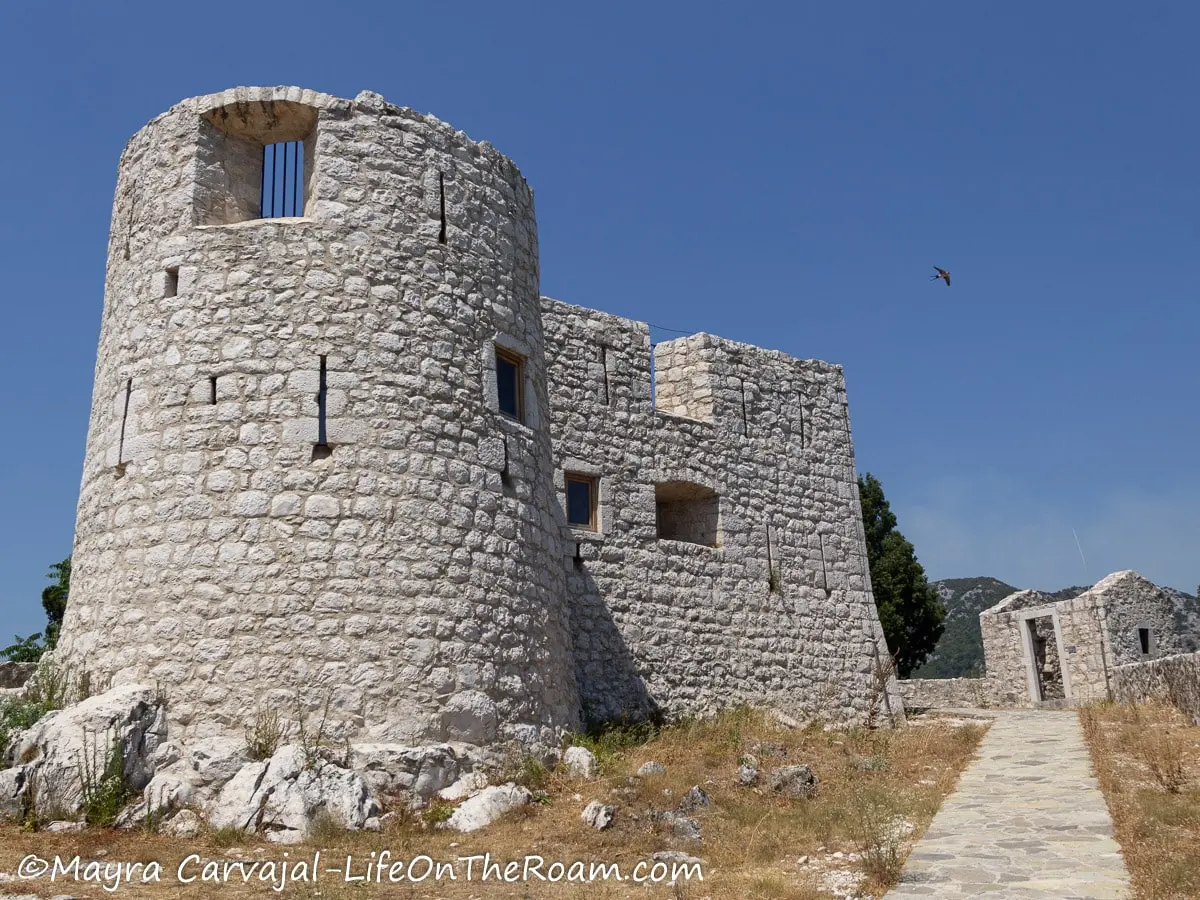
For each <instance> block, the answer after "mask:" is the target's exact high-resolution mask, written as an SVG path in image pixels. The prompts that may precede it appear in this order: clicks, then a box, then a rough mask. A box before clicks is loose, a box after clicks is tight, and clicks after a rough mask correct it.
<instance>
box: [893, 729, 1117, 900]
mask: <svg viewBox="0 0 1200 900" xmlns="http://www.w3.org/2000/svg"><path fill="white" fill-rule="evenodd" d="M988 715H989V716H994V722H993V724H992V727H991V728H990V729H989V730H988V733H987V735H986V736H985V737H984V739H983V743H982V745H981V746H980V748H979V755H978V757H977V758H976V759H975V760H974V761H973V762H972V763H971V764H970V765H969V766H968V767H967V770H966V771H965V772H963V774H962V776H961V777H960V779H959V782H958V788H957V789H956V790H955V791H954V793H953V794H951V795H950V796H949V797H947V798H946V802H945V804H944V805H943V806H942V809H941V810H940V811H939V812H938V814H937V815H936V816H935V817H934V819H933V822H932V824H931V825H930V826H929V831H928V832H926V834H925V836H924V837H923V838H922V839H921V840H920V841H919V842H918V843H917V845H916V847H914V848H913V852H912V854H911V855H910V856H909V858H908V863H907V865H906V866H905V869H904V875H903V877H902V878H901V879H900V884H899V885H898V886H897V887H896V888H895V889H894V890H892V891H890V892H889V893H888V895H887V896H888V898H889V900H891V898H899V897H938V898H943V897H944V898H955V897H987V898H996V900H1000V898H1004V900H1009V898H1012V900H1034V898H1037V900H1117V898H1127V897H1129V896H1131V894H1130V889H1129V875H1128V873H1127V872H1126V870H1125V863H1124V861H1123V860H1122V859H1121V854H1120V851H1119V850H1118V848H1117V842H1116V841H1115V840H1114V839H1113V835H1112V820H1111V819H1110V818H1109V815H1108V807H1106V806H1105V804H1104V797H1103V795H1102V794H1101V793H1100V786H1099V784H1098V783H1097V782H1096V778H1095V776H1094V775H1092V770H1091V763H1090V759H1089V756H1088V751H1087V746H1086V745H1085V744H1084V742H1083V732H1082V730H1081V729H1080V727H1079V720H1078V717H1077V716H1076V714H1075V713H1074V712H1051V711H1047V710H1036V711H1034V710H1030V711H1028V712H1022V711H1012V712H1009V711H994V712H989V713H988Z"/></svg>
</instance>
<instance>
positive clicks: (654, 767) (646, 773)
mask: <svg viewBox="0 0 1200 900" xmlns="http://www.w3.org/2000/svg"><path fill="white" fill-rule="evenodd" d="M637 774H638V777H639V778H651V777H653V776H655V775H666V774H667V767H666V766H664V765H663V764H662V763H660V762H654V761H653V760H651V761H650V762H646V763H642V765H641V766H640V767H639V768H638V770H637Z"/></svg>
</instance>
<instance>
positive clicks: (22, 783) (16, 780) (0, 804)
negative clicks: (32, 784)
mask: <svg viewBox="0 0 1200 900" xmlns="http://www.w3.org/2000/svg"><path fill="white" fill-rule="evenodd" d="M27 778H28V776H27V774H26V771H25V766H13V767H12V768H9V769H0V815H3V816H7V817H8V818H10V819H18V818H20V816H21V812H22V809H23V807H24V799H23V798H24V793H25V787H26V779H27Z"/></svg>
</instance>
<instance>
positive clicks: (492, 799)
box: [443, 783, 533, 833]
mask: <svg viewBox="0 0 1200 900" xmlns="http://www.w3.org/2000/svg"><path fill="white" fill-rule="evenodd" d="M532 799H533V795H532V794H530V793H529V791H527V790H526V789H525V788H523V787H519V786H518V785H515V784H511V783H510V784H505V785H500V786H497V787H490V788H486V789H484V790H483V791H480V792H479V793H478V794H476V795H475V796H474V797H472V798H470V799H469V800H467V801H466V802H465V803H463V804H462V805H461V806H459V807H458V808H457V809H456V810H454V812H453V813H452V814H451V815H450V818H449V819H447V820H446V821H445V822H444V823H443V824H444V826H445V827H446V828H453V829H454V830H455V831H462V832H464V833H465V832H469V831H478V830H479V829H480V828H483V827H485V826H487V825H490V824H491V823H492V822H494V821H496V820H497V819H498V818H500V817H501V816H502V815H504V814H505V813H506V812H508V811H509V810H513V809H517V808H518V807H521V806H524V805H525V804H526V803H528V802H529V801H530V800H532Z"/></svg>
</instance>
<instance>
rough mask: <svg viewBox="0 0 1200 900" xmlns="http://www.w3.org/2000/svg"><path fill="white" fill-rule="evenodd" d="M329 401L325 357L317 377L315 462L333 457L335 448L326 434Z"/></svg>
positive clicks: (313, 456) (322, 359)
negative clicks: (326, 414) (327, 402)
mask: <svg viewBox="0 0 1200 900" xmlns="http://www.w3.org/2000/svg"><path fill="white" fill-rule="evenodd" d="M327 399H328V388H327V386H326V371H325V357H324V356H322V357H321V369H320V373H319V375H318V376H317V442H316V443H315V444H313V450H312V458H313V460H314V461H316V460H318V459H329V457H331V456H333V448H332V447H330V446H329V440H328V435H327V434H326V422H325V407H326V400H327Z"/></svg>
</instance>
